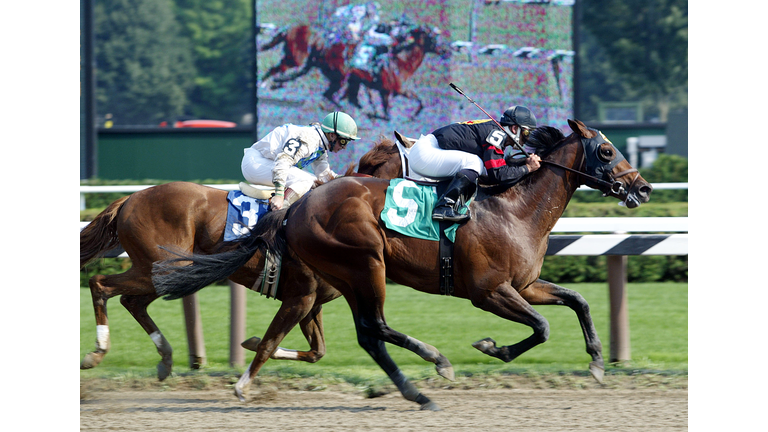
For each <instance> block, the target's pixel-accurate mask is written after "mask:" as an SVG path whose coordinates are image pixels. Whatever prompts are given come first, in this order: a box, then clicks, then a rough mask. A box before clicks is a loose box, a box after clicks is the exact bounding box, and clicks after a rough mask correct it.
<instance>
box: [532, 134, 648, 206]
mask: <svg viewBox="0 0 768 432" xmlns="http://www.w3.org/2000/svg"><path fill="white" fill-rule="evenodd" d="M589 141H590V139H587V138H581V140H580V142H581V146H582V149H583V154H582V160H581V163H580V164H579V166H580V167H585V169H584V170H583V171H582V170H581V168H580V169H578V170H576V169H573V168H570V167H567V166H563V165H560V164H559V163H557V162H552V161H548V160H544V159H542V160H541V163H543V164H547V165H552V166H555V167H558V168H561V169H563V170H565V171H569V172H572V173H574V174H576V175H579V176H581V177H583V178H585V179H586V180H587V181H585V184H587V183H590V182H591V183H594V184H595V185H597V187H596V189H598V190H600V191H602V192H603V196H608V195H613V196H615V197H617V198H621V196H622V195H624V194H625V193H627V191H626V190H625V189H624V185H623V184H622V183H621V182H619V181H617V180H616V179H618V178H619V177H623V176H625V175H627V174H631V173H636V172H637V169H635V168H630V169H628V170H624V171H622V172H620V173H618V174H616V175H613V176H611V181H606V180H603V179H601V178H598V177H596V176H594V175H591V174H587V173H586V172H585V171H586V169H588V168H589V166H588V163H587V162H588V161H587V159H588V158H587V154H588V152H587V142H589ZM614 151H616V157H614V158H613V160H611V161H609V162H607V163H606V162H602V161H600V162H601V163H602V167H601V168H602V169H603V170H606V171H607V172H610V171H611V170H613V168H614V167H615V166H616V165H618V164H619V162H621V161H623V160H624V159H625V158H624V155H622V154H621V153H620V152H619V151H618V150H617V149H616V148H615V146H614ZM638 177H639V176H635V177H634V178H633V179H632V181H631V182H630V184H629V190H632V187H633V186H634V184H635V181H636V180H637V178H638Z"/></svg>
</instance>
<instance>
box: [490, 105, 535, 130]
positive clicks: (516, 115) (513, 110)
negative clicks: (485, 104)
mask: <svg viewBox="0 0 768 432" xmlns="http://www.w3.org/2000/svg"><path fill="white" fill-rule="evenodd" d="M499 123H501V125H503V126H511V125H518V126H522V127H524V128H529V129H534V128H536V116H534V115H533V113H532V112H531V110H529V109H528V108H526V107H524V106H511V107H509V108H507V110H506V111H504V114H502V115H501V120H499Z"/></svg>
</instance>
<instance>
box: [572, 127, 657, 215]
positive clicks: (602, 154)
mask: <svg viewBox="0 0 768 432" xmlns="http://www.w3.org/2000/svg"><path fill="white" fill-rule="evenodd" d="M568 125H569V126H570V127H571V129H572V130H573V132H574V133H575V134H576V135H578V136H579V138H580V141H581V145H582V147H583V148H584V159H585V161H584V165H586V167H585V173H586V177H585V179H586V180H585V181H584V184H586V185H587V186H589V187H591V188H593V189H597V190H599V191H601V192H603V195H604V196H613V197H615V198H618V199H619V200H621V201H622V203H623V204H624V205H626V206H627V207H628V208H635V207H638V206H639V205H640V204H642V203H646V202H648V200H649V199H650V195H651V192H652V191H653V187H652V186H651V185H650V183H648V182H647V181H646V180H645V179H644V178H643V177H642V176H641V175H640V173H638V172H637V170H636V169H635V168H633V167H632V165H630V164H629V162H628V161H627V160H626V158H625V157H624V155H622V154H621V152H620V151H619V150H618V149H617V148H616V147H615V146H614V145H613V143H612V142H611V141H610V140H608V138H606V137H605V135H603V133H602V132H600V131H598V130H595V129H591V128H589V127H587V126H586V125H585V124H584V123H582V122H581V121H579V120H570V119H569V120H568Z"/></svg>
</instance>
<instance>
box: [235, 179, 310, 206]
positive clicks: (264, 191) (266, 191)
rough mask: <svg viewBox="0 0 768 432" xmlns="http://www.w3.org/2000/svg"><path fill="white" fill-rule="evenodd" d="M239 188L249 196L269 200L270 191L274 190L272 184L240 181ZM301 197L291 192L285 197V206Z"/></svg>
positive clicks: (270, 196)
mask: <svg viewBox="0 0 768 432" xmlns="http://www.w3.org/2000/svg"><path fill="white" fill-rule="evenodd" d="M238 186H239V188H240V192H242V193H243V194H244V195H246V196H249V197H251V198H255V199H259V200H267V201H269V200H270V199H271V198H272V193H273V192H274V191H275V188H274V187H272V186H265V185H256V184H251V183H246V182H240V184H239V185H238ZM299 198H301V197H300V196H298V195H297V194H293V195H292V196H290V197H286V198H285V204H284V205H285V206H286V207H289V206H290V205H291V204H293V203H295V202H296V201H298V200H299Z"/></svg>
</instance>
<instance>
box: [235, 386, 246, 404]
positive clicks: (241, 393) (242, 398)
mask: <svg viewBox="0 0 768 432" xmlns="http://www.w3.org/2000/svg"><path fill="white" fill-rule="evenodd" d="M235 396H237V398H238V399H239V400H240V402H245V393H244V391H243V389H241V388H239V387H238V386H237V385H235Z"/></svg>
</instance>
